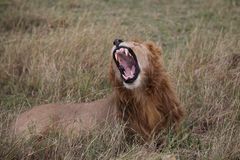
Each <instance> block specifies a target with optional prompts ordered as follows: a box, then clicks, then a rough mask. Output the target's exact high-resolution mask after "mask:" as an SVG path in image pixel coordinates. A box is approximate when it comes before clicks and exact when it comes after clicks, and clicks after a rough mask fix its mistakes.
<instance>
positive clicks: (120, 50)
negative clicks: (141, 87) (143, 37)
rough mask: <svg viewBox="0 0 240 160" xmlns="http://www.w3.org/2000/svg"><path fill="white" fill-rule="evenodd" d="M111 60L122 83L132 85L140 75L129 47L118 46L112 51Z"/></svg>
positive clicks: (136, 62)
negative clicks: (119, 74)
mask: <svg viewBox="0 0 240 160" xmlns="http://www.w3.org/2000/svg"><path fill="white" fill-rule="evenodd" d="M113 59H114V61H115V63H116V65H117V67H118V69H119V71H120V73H121V77H122V79H123V80H124V82H125V83H133V82H134V81H135V80H136V79H137V77H138V75H139V73H140V68H139V65H138V61H137V58H136V55H135V54H134V52H133V50H132V49H131V48H129V47H125V46H118V47H117V48H116V49H115V50H114V51H113Z"/></svg>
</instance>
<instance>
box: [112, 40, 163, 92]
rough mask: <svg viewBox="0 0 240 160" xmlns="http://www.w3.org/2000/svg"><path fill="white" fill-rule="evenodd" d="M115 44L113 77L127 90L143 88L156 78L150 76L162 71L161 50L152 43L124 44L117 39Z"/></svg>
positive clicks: (113, 49) (113, 50)
mask: <svg viewBox="0 0 240 160" xmlns="http://www.w3.org/2000/svg"><path fill="white" fill-rule="evenodd" d="M113 43H114V46H113V48H112V51H111V54H112V58H113V62H114V64H112V69H113V71H112V72H113V74H114V75H113V76H114V77H115V78H116V81H118V83H122V84H123V85H124V86H125V87H126V88H127V89H135V88H138V87H142V86H143V85H144V84H146V83H147V81H148V80H149V78H150V77H152V76H156V75H149V74H156V73H157V71H156V73H154V71H155V70H156V69H160V70H161V69H162V66H161V65H162V60H161V49H160V48H158V47H156V46H155V45H154V44H153V43H152V42H144V43H139V42H134V41H133V42H124V41H122V40H120V39H116V40H115V41H114V42H113ZM153 65H155V66H153ZM156 65H157V66H156Z"/></svg>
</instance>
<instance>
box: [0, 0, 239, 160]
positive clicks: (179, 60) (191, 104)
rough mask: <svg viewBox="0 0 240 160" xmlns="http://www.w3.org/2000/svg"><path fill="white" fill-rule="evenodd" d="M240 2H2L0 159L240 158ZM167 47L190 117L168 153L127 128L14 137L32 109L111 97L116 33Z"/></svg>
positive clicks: (171, 70)
mask: <svg viewBox="0 0 240 160" xmlns="http://www.w3.org/2000/svg"><path fill="white" fill-rule="evenodd" d="M239 15H240V3H239V1H237V0H219V1H207V0H201V1H194V0H192V1H186V0H171V1H167V0H161V1H159V0H149V1H143V0H140V1H137V0H130V1H126V0H123V1H117V0H103V1H95V2H94V1H90V0H82V1H77V0H72V1H67V0H60V1H57V0H52V1H47V0H42V1H40V0H32V1H29V0H22V1H18V0H11V1H6V0H1V1H0V88H1V89H0V157H1V158H2V159H161V157H162V155H164V154H175V155H176V156H177V158H179V159H187V160H189V159H193V160H195V159H203V160H204V159H212V160H221V159H222V160H225V159H230V160H239V159H240V136H239V133H240V41H239V37H240V31H239V26H240V18H239ZM117 37H120V38H123V39H125V40H128V39H135V38H138V39H141V40H152V41H154V42H156V43H157V44H159V45H162V47H163V50H164V60H165V64H166V67H167V69H168V71H169V73H170V74H171V76H172V78H173V81H174V83H175V84H176V88H177V92H178V95H179V96H180V99H181V102H182V103H183V105H184V106H185V108H186V111H187V114H186V117H185V120H184V122H183V125H182V128H181V129H180V132H179V133H178V134H177V135H174V136H173V135H171V134H169V135H168V136H167V142H168V143H167V145H166V146H165V147H164V148H163V149H162V150H161V151H151V150H146V149H145V148H144V147H143V146H141V145H138V144H137V143H136V144H132V145H129V144H127V143H126V142H125V141H124V140H122V138H121V137H122V136H123V134H122V130H121V127H120V126H116V128H114V129H109V128H108V127H106V128H104V129H102V130H100V131H99V130H96V131H94V132H92V133H90V134H89V135H85V136H81V137H77V138H76V137H75V138H73V137H64V136H63V135H61V134H60V133H54V131H53V133H51V134H49V135H48V136H47V137H46V138H45V139H43V140H41V141H39V140H38V139H36V138H34V137H33V138H32V139H30V140H28V141H23V140H21V139H17V138H13V137H12V136H11V135H10V133H9V131H8V129H7V128H8V127H9V123H10V122H11V120H12V119H13V118H14V117H16V115H17V114H18V113H19V112H21V111H24V110H27V109H29V108H31V107H33V106H34V105H38V104H45V103H51V102H58V103H69V102H88V101H92V100H95V99H99V98H102V97H104V96H105V95H107V94H109V93H111V88H110V84H109V82H108V66H109V65H108V64H109V61H110V56H109V55H110V48H111V47H112V41H113V39H115V38H117Z"/></svg>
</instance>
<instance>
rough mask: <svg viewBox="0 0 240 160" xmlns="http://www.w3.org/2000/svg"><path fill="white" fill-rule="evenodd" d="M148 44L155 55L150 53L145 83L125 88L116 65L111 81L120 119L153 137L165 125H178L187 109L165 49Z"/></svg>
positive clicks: (146, 138)
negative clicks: (164, 59) (163, 55)
mask: <svg viewBox="0 0 240 160" xmlns="http://www.w3.org/2000/svg"><path fill="white" fill-rule="evenodd" d="M145 45H146V47H147V48H148V49H149V51H150V52H151V53H152V54H151V55H149V56H148V59H149V61H150V62H149V64H150V66H149V69H148V70H147V72H146V80H145V81H144V82H143V84H142V86H141V87H140V88H136V89H133V90H129V89H127V88H125V87H124V86H123V84H122V83H121V82H120V81H118V80H117V77H116V74H115V73H114V71H113V69H112V67H110V81H111V83H112V85H113V92H114V100H113V101H114V102H115V103H116V108H117V113H118V118H120V119H121V120H123V122H125V123H126V124H127V128H128V129H130V132H136V133H138V134H140V135H141V136H142V138H143V139H144V140H149V138H152V136H154V135H155V134H157V133H159V131H160V130H162V129H163V128H166V127H171V126H173V127H175V128H176V127H177V126H178V125H179V123H180V120H181V119H182V117H183V115H184V112H183V109H182V107H181V106H180V102H179V100H178V98H177V97H176V94H175V92H174V89H173V86H172V84H171V83H170V80H169V76H168V74H167V72H166V70H165V68H164V67H163V62H162V58H161V49H160V48H158V47H157V46H156V45H155V44H154V43H152V42H147V43H145ZM111 65H113V64H111Z"/></svg>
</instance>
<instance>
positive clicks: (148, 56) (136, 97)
mask: <svg viewBox="0 0 240 160" xmlns="http://www.w3.org/2000/svg"><path fill="white" fill-rule="evenodd" d="M121 44H122V45H125V46H127V47H129V48H131V49H132V50H134V52H135V53H137V54H136V57H137V59H138V63H139V66H140V68H141V72H140V74H139V76H138V78H137V79H136V80H135V81H134V82H133V83H131V84H129V83H124V82H123V80H122V79H121V77H120V75H119V71H118V69H117V67H116V65H115V64H114V63H113V61H112V62H111V65H110V81H111V83H112V86H113V94H112V96H110V97H109V98H106V99H102V100H98V101H94V102H91V103H81V104H68V105H56V104H49V105H43V106H37V107H34V108H33V109H31V110H30V111H27V112H24V113H22V114H21V115H20V116H19V117H18V119H17V121H16V123H15V125H14V129H15V132H16V133H17V134H20V133H21V132H23V131H24V130H26V129H27V128H28V126H29V124H30V123H32V122H34V123H33V124H34V125H35V127H36V131H37V132H38V133H42V132H44V131H46V130H47V129H48V128H52V127H57V128H59V127H60V128H63V131H64V132H65V133H66V132H69V131H73V132H76V133H78V132H81V131H90V130H91V129H92V128H94V126H96V125H99V124H102V122H108V123H109V122H112V121H113V119H114V120H118V121H123V122H124V123H126V126H127V127H126V128H127V129H128V131H130V132H131V133H137V134H139V135H141V136H142V137H143V139H144V140H146V141H147V140H149V139H150V138H151V137H152V136H153V135H155V134H157V133H159V131H160V130H162V129H164V128H166V127H170V126H174V127H176V126H178V125H179V123H180V121H181V119H182V117H183V109H182V107H181V106H180V103H179V100H178V98H177V97H176V94H175V92H174V89H173V87H172V85H171V83H170V80H169V76H168V74H167V72H166V70H165V69H164V67H163V62H162V58H161V50H160V48H158V47H156V46H155V45H154V44H153V43H142V44H140V43H135V42H126V43H125V42H123V43H121ZM113 49H114V48H113Z"/></svg>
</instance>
